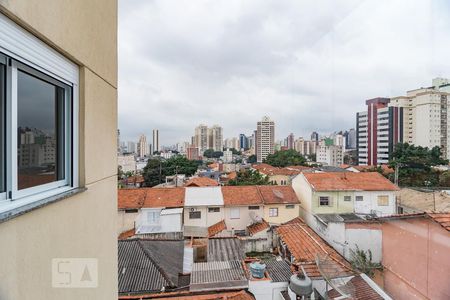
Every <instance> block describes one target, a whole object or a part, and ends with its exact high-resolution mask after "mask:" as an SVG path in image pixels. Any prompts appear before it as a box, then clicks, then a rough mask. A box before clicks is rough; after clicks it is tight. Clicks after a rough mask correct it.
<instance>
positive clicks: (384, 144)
mask: <svg viewBox="0 0 450 300" xmlns="http://www.w3.org/2000/svg"><path fill="white" fill-rule="evenodd" d="M389 101H390V100H389V98H374V99H370V100H367V101H366V105H367V111H364V112H359V113H357V114H356V132H357V133H356V136H357V142H356V144H357V150H358V164H360V165H370V166H372V165H380V164H386V163H388V161H389V155H390V154H391V153H392V151H393V150H394V147H395V144H397V143H399V142H402V141H403V124H404V123H403V108H401V107H392V106H389V105H388V104H389Z"/></svg>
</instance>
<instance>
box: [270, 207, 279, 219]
mask: <svg viewBox="0 0 450 300" xmlns="http://www.w3.org/2000/svg"><path fill="white" fill-rule="evenodd" d="M269 217H278V208H269Z"/></svg>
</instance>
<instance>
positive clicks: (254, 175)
mask: <svg viewBox="0 0 450 300" xmlns="http://www.w3.org/2000/svg"><path fill="white" fill-rule="evenodd" d="M228 185H271V183H270V182H269V177H268V176H264V175H262V174H261V173H259V172H257V171H254V170H246V171H241V172H238V173H237V176H236V178H235V179H232V180H230V181H228Z"/></svg>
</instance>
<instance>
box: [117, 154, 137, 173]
mask: <svg viewBox="0 0 450 300" xmlns="http://www.w3.org/2000/svg"><path fill="white" fill-rule="evenodd" d="M117 164H118V165H119V167H122V171H123V172H124V173H127V172H135V171H136V159H135V158H134V155H118V156H117Z"/></svg>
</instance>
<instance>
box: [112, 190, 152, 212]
mask: <svg viewBox="0 0 450 300" xmlns="http://www.w3.org/2000/svg"><path fill="white" fill-rule="evenodd" d="M145 190H146V189H119V190H118V191H117V206H118V208H119V209H132V208H140V207H142V204H143V203H144V200H145V194H146V191H145Z"/></svg>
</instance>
